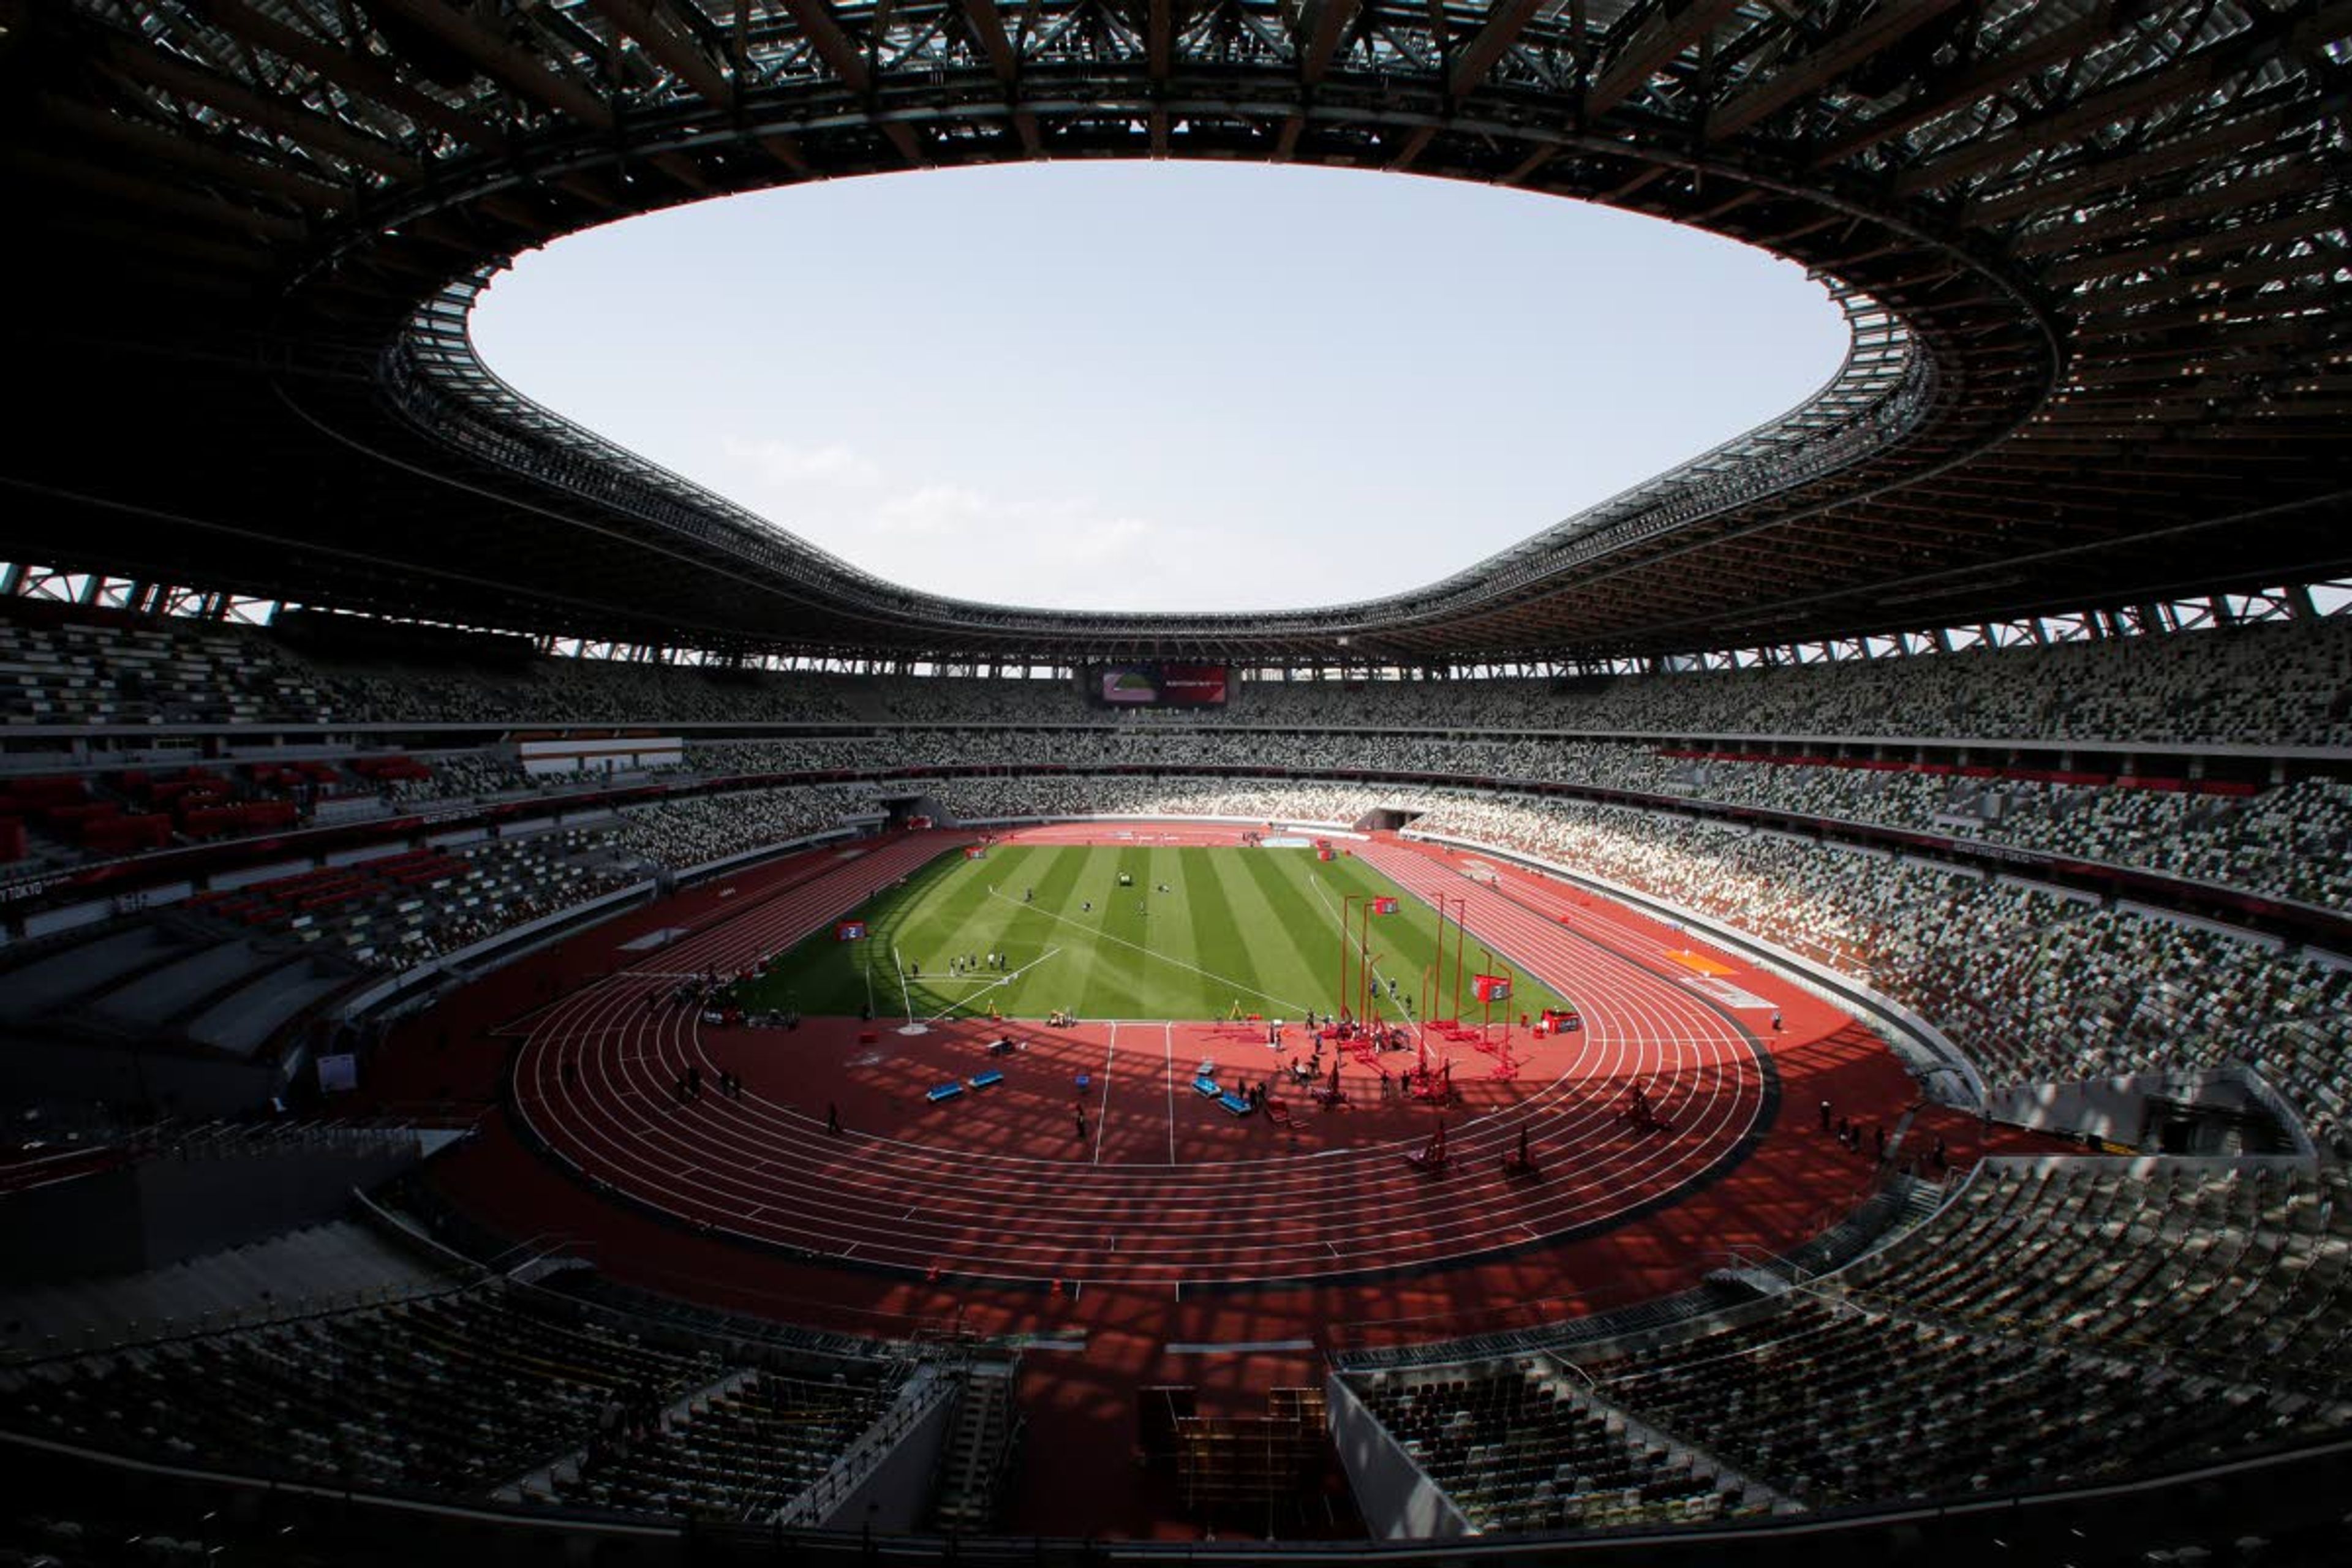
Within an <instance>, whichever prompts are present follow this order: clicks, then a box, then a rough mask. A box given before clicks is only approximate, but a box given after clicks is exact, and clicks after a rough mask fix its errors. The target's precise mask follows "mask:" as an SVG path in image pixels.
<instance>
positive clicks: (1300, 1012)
mask: <svg viewBox="0 0 2352 1568" xmlns="http://www.w3.org/2000/svg"><path fill="white" fill-rule="evenodd" d="M989 897H991V898H992V899H1003V900H1004V901H1005V902H1006V903H1008V904H1013V905H1014V906H1015V907H1016V908H1020V909H1025V910H1034V911H1035V912H1036V913H1038V914H1041V915H1044V916H1045V918H1046V919H1047V920H1050V921H1061V922H1062V923H1063V924H1064V925H1072V926H1075V925H1077V924H1078V922H1077V921H1074V920H1072V919H1070V917H1069V916H1067V915H1060V914H1055V912H1054V911H1053V910H1040V909H1038V908H1037V906H1036V905H1034V904H1023V903H1020V902H1019V900H1014V899H1012V898H1008V897H1006V895H1004V894H1003V893H991V894H990V895H989ZM1078 929H1079V930H1081V931H1087V932H1088V934H1090V935H1091V936H1093V937H1094V939H1095V940H1096V941H1097V942H1111V943H1113V944H1115V945H1117V946H1119V947H1124V948H1127V949H1129V951H1131V952H1139V953H1141V954H1143V956H1144V957H1146V958H1156V959H1158V960H1159V961H1160V963H1172V964H1174V965H1175V966H1176V967H1177V968H1179V969H1189V970H1191V971H1192V973H1195V974H1197V975H1199V976H1201V978H1202V979H1203V980H1213V981H1215V982H1216V983H1217V984H1219V985H1220V986H1230V987H1231V988H1232V989H1234V990H1235V991H1238V992H1240V993H1242V994H1244V995H1245V996H1259V997H1263V998H1265V1000H1266V1001H1268V1002H1271V1003H1273V1004H1275V1005H1276V1006H1278V1007H1280V1008H1281V1009H1282V1010H1283V1011H1284V1012H1286V1013H1288V1014H1290V1015H1292V1016H1297V1017H1303V1016H1306V1013H1307V1005H1306V1004H1305V1003H1303V1002H1289V1001H1285V1000H1284V999H1283V998H1282V997H1279V996H1276V994H1274V993H1273V992H1271V991H1260V990H1259V989H1258V988H1257V987H1256V986H1255V985H1244V984H1242V983H1241V982H1240V981H1238V980H1234V979H1230V978H1228V977H1226V976H1225V975H1223V974H1213V973H1210V972H1209V971H1208V970H1205V969H1203V968H1202V967H1201V966H1200V965H1199V964H1197V963H1185V962H1184V961H1183V960H1182V959H1181V958H1172V957H1171V956H1170V955H1168V954H1167V953H1164V952H1152V951H1151V950H1150V948H1148V947H1143V946H1139V945H1138V944H1137V943H1135V942H1129V941H1128V940H1127V939H1126V938H1125V937H1123V936H1113V935H1111V934H1110V932H1108V931H1102V930H1099V929H1097V928H1091V927H1087V926H1079V927H1078Z"/></svg>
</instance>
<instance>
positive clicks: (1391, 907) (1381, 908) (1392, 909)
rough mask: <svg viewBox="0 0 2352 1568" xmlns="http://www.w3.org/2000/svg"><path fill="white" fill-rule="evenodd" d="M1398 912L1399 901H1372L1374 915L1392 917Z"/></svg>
mask: <svg viewBox="0 0 2352 1568" xmlns="http://www.w3.org/2000/svg"><path fill="white" fill-rule="evenodd" d="M1396 912H1397V901H1396V900H1394V899H1374V900H1372V913H1374V914H1376V915H1392V914H1394V913H1396Z"/></svg>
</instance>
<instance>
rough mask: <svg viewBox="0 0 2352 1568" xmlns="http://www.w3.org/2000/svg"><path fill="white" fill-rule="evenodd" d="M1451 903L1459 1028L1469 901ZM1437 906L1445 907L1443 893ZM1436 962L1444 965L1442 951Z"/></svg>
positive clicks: (1455, 1015)
mask: <svg viewBox="0 0 2352 1568" xmlns="http://www.w3.org/2000/svg"><path fill="white" fill-rule="evenodd" d="M1451 902H1454V1027H1461V1020H1463V938H1465V936H1467V931H1470V926H1467V924H1465V921H1467V920H1470V900H1467V898H1454V900H1451ZM1437 905H1440V908H1444V905H1446V898H1444V893H1440V896H1437ZM1437 962H1440V963H1444V952H1442V950H1440V954H1437Z"/></svg>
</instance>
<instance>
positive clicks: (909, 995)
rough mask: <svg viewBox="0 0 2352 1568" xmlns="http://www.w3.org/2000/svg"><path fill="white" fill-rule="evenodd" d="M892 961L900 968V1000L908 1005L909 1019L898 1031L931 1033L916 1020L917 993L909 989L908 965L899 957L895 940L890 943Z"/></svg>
mask: <svg viewBox="0 0 2352 1568" xmlns="http://www.w3.org/2000/svg"><path fill="white" fill-rule="evenodd" d="M890 962H891V963H892V964H894V965H895V966H897V968H898V1000H899V1001H900V1002H901V1003H903V1004H904V1005H906V1009H907V1021H906V1022H905V1023H904V1024H902V1025H900V1026H898V1032H899V1033H900V1034H902V1035H928V1034H929V1033H930V1031H929V1029H926V1028H924V1027H923V1026H922V1025H920V1024H919V1023H917V1022H915V994H914V992H912V991H910V990H909V989H908V986H907V965H906V963H905V962H904V961H903V960H901V959H900V958H899V957H898V943H897V942H892V943H891V944H890Z"/></svg>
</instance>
